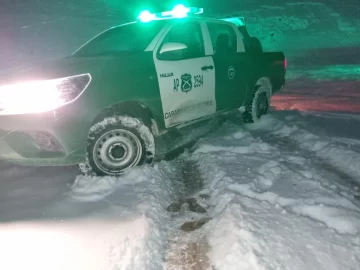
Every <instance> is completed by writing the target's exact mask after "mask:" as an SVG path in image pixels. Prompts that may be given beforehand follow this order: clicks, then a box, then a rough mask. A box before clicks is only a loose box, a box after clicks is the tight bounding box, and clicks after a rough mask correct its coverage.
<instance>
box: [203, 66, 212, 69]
mask: <svg viewBox="0 0 360 270" xmlns="http://www.w3.org/2000/svg"><path fill="white" fill-rule="evenodd" d="M209 69H210V70H213V69H214V66H203V67H202V68H201V70H209Z"/></svg>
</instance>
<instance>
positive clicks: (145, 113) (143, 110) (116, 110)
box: [92, 101, 159, 136]
mask: <svg viewBox="0 0 360 270" xmlns="http://www.w3.org/2000/svg"><path fill="white" fill-rule="evenodd" d="M114 115H126V116H130V117H133V118H140V119H141V120H142V121H143V122H144V124H145V125H146V126H147V127H148V128H150V130H151V132H152V133H153V135H154V136H157V135H158V134H159V129H158V124H157V122H156V120H155V117H154V115H153V113H152V112H151V110H150V108H149V107H147V106H146V105H145V104H144V103H142V102H139V101H124V102H121V103H116V104H113V105H111V106H108V107H106V108H104V109H103V110H101V111H100V113H99V114H98V115H97V116H96V117H95V119H94V120H93V121H92V125H94V124H96V123H98V122H100V121H101V120H103V119H104V118H106V117H110V116H114Z"/></svg>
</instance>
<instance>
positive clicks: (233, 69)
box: [228, 66, 235, 80]
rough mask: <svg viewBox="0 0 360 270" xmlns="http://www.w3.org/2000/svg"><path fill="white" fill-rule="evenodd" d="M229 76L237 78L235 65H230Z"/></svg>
mask: <svg viewBox="0 0 360 270" xmlns="http://www.w3.org/2000/svg"><path fill="white" fill-rule="evenodd" d="M228 77H229V79H230V80H232V79H234V78H235V68H234V67H233V66H229V68H228Z"/></svg>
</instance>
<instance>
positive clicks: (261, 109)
mask: <svg viewBox="0 0 360 270" xmlns="http://www.w3.org/2000/svg"><path fill="white" fill-rule="evenodd" d="M268 107H269V102H268V98H267V96H266V93H261V94H260V95H259V97H258V102H257V106H256V116H257V118H260V117H261V116H263V115H264V114H266V113H267V111H268Z"/></svg>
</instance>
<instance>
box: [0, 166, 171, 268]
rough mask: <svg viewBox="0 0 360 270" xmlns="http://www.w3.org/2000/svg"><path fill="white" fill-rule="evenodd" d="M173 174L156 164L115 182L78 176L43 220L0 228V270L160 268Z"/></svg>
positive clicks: (137, 169) (107, 179)
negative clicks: (166, 209)
mask: <svg viewBox="0 0 360 270" xmlns="http://www.w3.org/2000/svg"><path fill="white" fill-rule="evenodd" d="M172 173H173V168H172V167H171V165H169V164H168V163H159V164H157V165H156V166H155V167H154V168H151V167H143V168H136V169H134V170H131V171H130V172H129V173H127V174H125V175H124V176H123V177H119V178H114V177H103V178H101V177H84V176H78V177H77V179H76V181H75V184H74V185H73V186H72V188H71V190H70V191H69V192H67V193H66V194H65V195H64V197H63V199H62V200H60V201H56V202H54V203H52V204H50V205H47V206H46V207H45V208H44V210H43V211H44V213H43V218H42V219H41V220H38V221H26V222H14V223H9V224H0V239H1V243H0V254H1V260H0V269H8V270H20V269H39V270H42V269H44V270H45V269H59V270H60V269H61V270H63V269H69V270H71V269H74V270H75V269H76V270H81V269H84V270H92V269H94V270H99V269H124V270H125V269H154V270H158V269H161V268H162V261H163V256H164V254H163V252H164V249H165V245H166V238H167V231H168V228H167V225H166V224H167V222H168V221H169V219H170V216H169V215H168V213H167V212H166V211H165V208H166V207H167V206H168V204H170V201H171V199H172V195H173V190H172V183H171V180H170V179H171V177H172ZM40 209H41V208H40ZM40 211H41V210H40Z"/></svg>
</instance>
